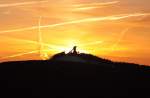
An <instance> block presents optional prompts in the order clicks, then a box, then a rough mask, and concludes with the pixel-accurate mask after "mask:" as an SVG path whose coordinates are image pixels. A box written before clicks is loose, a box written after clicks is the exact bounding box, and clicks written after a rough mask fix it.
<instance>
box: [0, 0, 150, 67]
mask: <svg viewBox="0 0 150 98" xmlns="http://www.w3.org/2000/svg"><path fill="white" fill-rule="evenodd" d="M149 4H150V0H116V1H115V0H1V1H0V23H1V24H0V44H1V46H0V47H1V48H0V62H4V61H14V60H15V61H16V60H39V59H47V58H48V57H51V56H53V55H54V54H56V53H58V52H62V51H65V52H66V53H67V52H68V51H69V50H71V48H72V47H73V46H75V45H76V46H78V51H79V52H84V53H90V54H94V55H96V56H99V57H103V58H108V59H111V60H113V61H123V62H131V63H139V64H146V65H150V61H149V59H150V25H149V24H150V6H149Z"/></svg>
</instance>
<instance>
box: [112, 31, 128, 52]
mask: <svg viewBox="0 0 150 98" xmlns="http://www.w3.org/2000/svg"><path fill="white" fill-rule="evenodd" d="M127 31H129V28H127V29H125V30H124V31H122V32H121V34H120V38H118V40H117V42H116V43H115V44H114V45H113V46H112V48H111V49H112V51H114V50H115V47H117V45H118V44H119V43H120V42H121V40H122V39H123V37H124V35H125V34H126V33H127Z"/></svg>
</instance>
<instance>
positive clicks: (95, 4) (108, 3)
mask: <svg viewBox="0 0 150 98" xmlns="http://www.w3.org/2000/svg"><path fill="white" fill-rule="evenodd" d="M116 3H119V1H112V2H103V3H102V2H100V3H88V4H75V5H73V7H83V6H99V5H100V6H105V5H112V4H116Z"/></svg>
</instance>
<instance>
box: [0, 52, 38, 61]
mask: <svg viewBox="0 0 150 98" xmlns="http://www.w3.org/2000/svg"><path fill="white" fill-rule="evenodd" d="M33 53H38V50H35V51H30V52H25V53H18V54H14V55H10V56H5V57H1V58H0V60H5V59H9V58H14V57H19V56H23V55H27V54H33Z"/></svg>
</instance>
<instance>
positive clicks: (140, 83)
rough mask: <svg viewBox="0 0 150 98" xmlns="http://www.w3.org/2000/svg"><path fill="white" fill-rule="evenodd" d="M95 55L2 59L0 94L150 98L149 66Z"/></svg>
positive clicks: (1, 97)
mask: <svg viewBox="0 0 150 98" xmlns="http://www.w3.org/2000/svg"><path fill="white" fill-rule="evenodd" d="M89 59H90V57H89ZM94 59H96V60H97V61H99V62H96V63H91V62H86V63H83V62H81V63H80V62H69V61H57V60H49V61H20V62H8V63H1V64H0V89H1V92H0V98H13V97H14V98H16V97H17V98H54V97H56V96H59V97H65V98H78V97H82V98H89V97H91V98H93V97H94V96H99V97H98V98H137V97H138V98H150V67H146V66H140V65H136V64H129V63H115V62H111V61H108V60H104V59H100V58H94Z"/></svg>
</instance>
